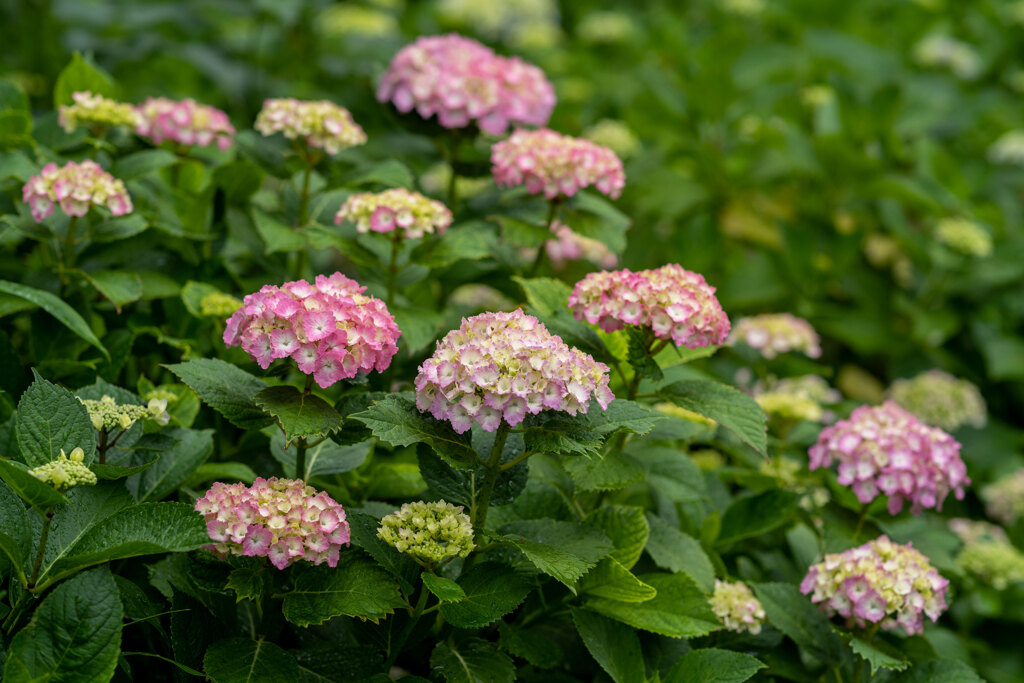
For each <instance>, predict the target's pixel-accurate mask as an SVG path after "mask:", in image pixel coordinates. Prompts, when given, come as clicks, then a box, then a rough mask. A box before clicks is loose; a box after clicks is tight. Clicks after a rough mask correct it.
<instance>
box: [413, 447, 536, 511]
mask: <svg viewBox="0 0 1024 683" xmlns="http://www.w3.org/2000/svg"><path fill="white" fill-rule="evenodd" d="M515 436H516V435H514V434H513V435H511V437H515ZM513 440H514V438H509V442H512V441H513ZM519 444H520V445H519V447H518V448H512V447H510V446H511V444H510V443H506V444H505V453H504V455H502V461H503V462H508V461H509V460H511V459H512V458H514V457H515V456H517V455H519V454H521V453H522V452H523V448H522V440H521V439H520V440H519ZM488 452H489V449H488ZM417 457H418V459H419V465H420V474H421V475H423V480H424V481H425V482H427V485H428V486H430V488H431V489H433V490H434V491H435V492H437V494H438V495H440V496H441V497H442V498H444V499H445V500H446V501H448V502H449V503H454V504H456V505H465V506H468V507H472V506H473V504H474V503H475V498H476V496H477V495H478V494H479V493H480V482H481V481H483V478H484V474H485V473H486V471H487V468H486V467H485V466H484V465H482V464H477V465H476V466H475V467H468V468H465V469H455V468H454V467H452V466H450V465H449V464H448V463H446V462H445V461H444V460H442V459H441V458H439V457H438V456H436V455H435V454H434V453H433V452H432V451H429V450H428V449H425V448H424V449H420V450H419V452H418V453H417ZM528 474H529V469H528V466H527V464H526V463H525V462H523V463H520V464H518V465H516V466H515V467H510V468H509V469H507V470H504V471H502V472H501V473H499V474H498V479H497V481H495V483H494V492H493V494H492V495H491V505H508V504H509V503H511V502H512V501H514V500H515V499H516V498H517V497H518V496H519V494H520V493H522V492H523V489H524V488H526V480H527V476H528Z"/></svg>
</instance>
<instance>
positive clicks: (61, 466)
mask: <svg viewBox="0 0 1024 683" xmlns="http://www.w3.org/2000/svg"><path fill="white" fill-rule="evenodd" d="M84 460H85V451H83V450H82V449H81V448H75V449H74V450H72V451H71V455H65V454H64V449H61V451H60V455H59V456H57V459H56V460H52V461H50V462H48V463H46V464H45V465H40V466H39V467H36V468H34V469H31V470H29V471H28V473H29V474H31V475H32V476H33V477H35V478H36V479H38V480H39V481H41V482H43V483H45V484H49V485H50V486H52V487H53V488H55V489H57V490H58V491H67V490H68V489H70V488H72V487H75V486H94V485H95V484H96V475H95V474H94V473H93V471H92V470H90V469H89V468H88V467H87V466H86V464H85V462H84Z"/></svg>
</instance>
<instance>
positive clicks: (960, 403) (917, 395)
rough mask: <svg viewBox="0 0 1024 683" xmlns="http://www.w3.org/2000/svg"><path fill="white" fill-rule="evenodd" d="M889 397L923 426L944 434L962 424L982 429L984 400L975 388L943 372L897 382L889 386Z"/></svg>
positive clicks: (925, 373) (984, 413)
mask: <svg viewBox="0 0 1024 683" xmlns="http://www.w3.org/2000/svg"><path fill="white" fill-rule="evenodd" d="M889 398H891V399H892V400H893V401H895V402H896V403H898V404H899V405H901V406H902V407H904V408H906V409H907V410H909V411H910V412H912V413H913V414H914V415H916V416H917V417H918V418H919V419H920V420H921V421H922V422H924V423H925V424H928V425H931V426H932V427H938V428H939V429H944V430H945V431H947V432H950V431H953V430H954V429H957V428H959V427H963V426H964V425H970V426H972V427H984V426H985V416H986V410H985V399H984V398H982V397H981V392H980V391H978V387H976V386H975V385H974V384H972V383H971V382H968V381H967V380H965V379H957V378H956V377H954V376H953V375H951V374H949V373H948V372H943V371H942V370H937V369H936V370H929V371H928V372H924V373H921V374H920V375H917V376H916V377H913V378H911V379H898V380H896V381H895V382H893V383H892V386H891V387H889Z"/></svg>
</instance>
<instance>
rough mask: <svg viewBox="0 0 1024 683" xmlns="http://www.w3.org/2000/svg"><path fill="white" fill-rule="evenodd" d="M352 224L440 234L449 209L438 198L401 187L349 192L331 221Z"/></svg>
mask: <svg viewBox="0 0 1024 683" xmlns="http://www.w3.org/2000/svg"><path fill="white" fill-rule="evenodd" d="M345 221H348V222H350V223H354V224H355V226H356V231H358V232H381V233H395V235H396V236H397V237H398V238H399V239H401V238H409V239H416V238H419V237H423V236H424V235H432V234H434V233H435V232H436V233H437V234H438V235H443V234H444V231H445V230H447V229H448V226H449V225H451V224H452V212H451V211H449V210H448V207H447V206H445V205H444V204H442V203H441V202H439V201H436V200H433V199H430V198H428V197H424V196H423V195H421V194H420V193H419V192H412V191H410V190H406V189H405V188H402V187H396V188H392V189H390V190H384V191H383V192H361V193H358V194H354V195H351V196H350V197H349V198H348V199H346V200H345V203H344V204H342V205H341V208H340V209H338V213H337V215H336V216H335V217H334V222H335V223H336V224H338V225H341V224H342V223H343V222H345Z"/></svg>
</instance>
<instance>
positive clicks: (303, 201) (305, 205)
mask: <svg viewBox="0 0 1024 683" xmlns="http://www.w3.org/2000/svg"><path fill="white" fill-rule="evenodd" d="M313 163H314V162H313V160H312V159H311V158H307V159H306V174H305V175H304V176H303V177H302V193H301V194H299V220H298V222H297V223H296V224H295V227H296V228H301V227H302V226H303V225H305V224H306V221H307V220H309V177H310V176H311V175H312V174H313Z"/></svg>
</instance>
